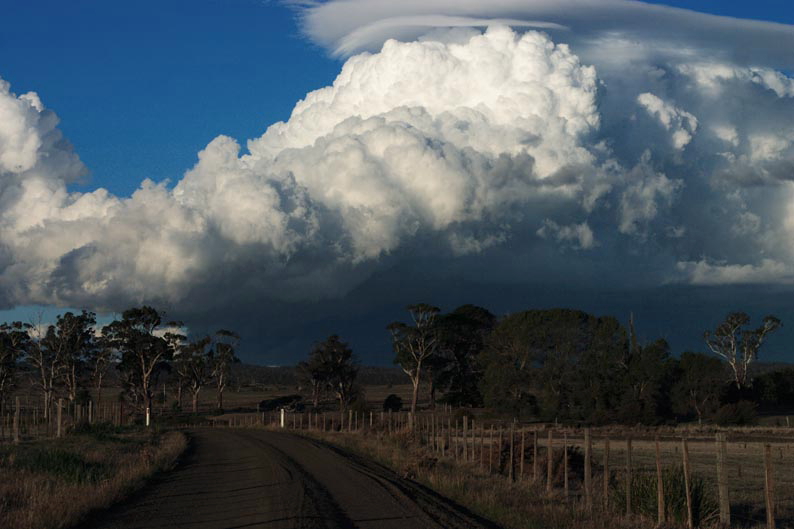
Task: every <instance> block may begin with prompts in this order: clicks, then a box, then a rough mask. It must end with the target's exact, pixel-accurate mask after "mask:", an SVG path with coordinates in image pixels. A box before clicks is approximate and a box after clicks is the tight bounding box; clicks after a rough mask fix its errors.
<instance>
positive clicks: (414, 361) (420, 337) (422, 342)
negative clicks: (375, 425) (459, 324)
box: [387, 303, 440, 416]
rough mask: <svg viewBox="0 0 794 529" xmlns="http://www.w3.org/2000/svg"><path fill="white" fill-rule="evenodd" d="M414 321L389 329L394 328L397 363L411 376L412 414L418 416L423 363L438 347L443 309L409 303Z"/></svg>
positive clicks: (409, 310)
mask: <svg viewBox="0 0 794 529" xmlns="http://www.w3.org/2000/svg"><path fill="white" fill-rule="evenodd" d="M408 312H409V313H410V315H411V320H412V323H413V325H410V324H405V323H403V322H393V323H391V324H389V325H388V327H387V329H388V330H389V332H391V336H392V346H393V348H394V354H395V357H394V363H395V364H399V366H400V367H401V368H402V370H403V371H404V372H405V374H406V375H408V378H410V379H411V385H412V386H413V391H412V394H411V414H412V415H413V416H416V405H417V401H418V400H419V384H420V383H421V380H422V375H423V371H422V368H423V366H424V363H425V362H426V361H427V360H428V359H429V358H430V357H431V356H432V355H433V354H435V352H436V350H437V348H438V332H437V328H436V325H435V323H436V318H437V316H438V314H439V312H440V309H439V308H438V307H434V306H432V305H428V304H426V303H419V304H416V305H409V306H408Z"/></svg>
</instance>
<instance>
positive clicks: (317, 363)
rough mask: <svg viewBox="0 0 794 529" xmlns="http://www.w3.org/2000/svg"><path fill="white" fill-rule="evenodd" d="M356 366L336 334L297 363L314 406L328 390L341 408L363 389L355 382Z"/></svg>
mask: <svg viewBox="0 0 794 529" xmlns="http://www.w3.org/2000/svg"><path fill="white" fill-rule="evenodd" d="M358 369H359V368H358V360H357V359H356V357H355V355H354V354H353V350H352V349H350V346H348V344H347V343H345V342H343V341H342V340H341V339H340V338H339V336H337V335H332V336H329V337H328V338H327V339H325V340H324V341H322V342H319V343H317V344H315V345H314V347H313V348H312V350H311V352H310V353H309V359H308V360H306V361H304V362H300V363H299V364H298V373H299V376H300V377H301V380H302V381H303V383H304V384H305V385H306V386H307V387H308V388H309V389H310V390H311V395H312V404H313V405H314V407H315V408H316V407H318V406H319V405H320V401H321V400H322V399H323V397H324V396H325V395H326V394H327V393H330V394H332V395H333V396H334V397H335V398H336V400H337V401H338V402H339V409H340V410H345V409H347V407H348V406H349V405H350V404H351V403H352V402H353V400H354V399H355V398H356V397H358V396H359V394H360V393H361V391H362V390H361V387H360V386H359V385H358V384H357V383H356V378H357V377H358Z"/></svg>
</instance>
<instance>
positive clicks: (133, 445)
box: [0, 429, 187, 529]
mask: <svg viewBox="0 0 794 529" xmlns="http://www.w3.org/2000/svg"><path fill="white" fill-rule="evenodd" d="M186 445H187V440H186V438H185V436H184V434H182V433H180V432H174V431H171V432H165V433H145V432H127V433H121V432H113V431H110V430H109V429H106V430H99V431H98V430H96V429H95V430H94V431H89V432H87V433H82V434H74V435H70V436H68V437H65V438H63V439H59V440H49V441H39V442H34V443H28V444H23V445H20V446H18V447H12V446H3V447H0V527H3V528H4V529H57V528H65V527H71V526H73V525H75V524H77V523H78V522H79V521H80V520H81V519H83V518H84V517H85V516H86V515H87V514H88V513H89V512H91V511H94V510H97V509H103V508H107V507H109V506H110V505H112V504H113V503H115V502H117V501H119V500H121V499H123V498H124V497H125V496H127V495H128V494H129V493H130V492H132V491H133V490H135V489H137V488H139V487H140V486H141V485H142V484H143V483H144V482H145V481H146V479H147V478H149V477H150V476H152V475H153V474H154V473H156V472H158V471H160V470H164V469H167V468H169V467H171V466H172V465H173V464H174V462H175V461H176V459H177V458H178V457H179V455H180V454H181V453H182V452H183V451H184V449H185V447H186Z"/></svg>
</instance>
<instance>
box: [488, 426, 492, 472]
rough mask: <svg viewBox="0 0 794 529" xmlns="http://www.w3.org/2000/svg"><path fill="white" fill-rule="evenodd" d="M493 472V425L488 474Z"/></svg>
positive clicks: (489, 447) (489, 444)
mask: <svg viewBox="0 0 794 529" xmlns="http://www.w3.org/2000/svg"><path fill="white" fill-rule="evenodd" d="M492 472H493V424H492V425H491V438H490V442H489V443H488V473H489V474H490V473H492Z"/></svg>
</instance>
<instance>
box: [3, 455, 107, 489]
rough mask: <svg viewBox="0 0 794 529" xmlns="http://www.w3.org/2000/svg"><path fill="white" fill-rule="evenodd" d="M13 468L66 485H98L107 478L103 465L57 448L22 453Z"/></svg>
mask: <svg viewBox="0 0 794 529" xmlns="http://www.w3.org/2000/svg"><path fill="white" fill-rule="evenodd" d="M14 467H15V468H18V469H24V470H28V471H30V472H41V473H46V474H49V475H52V476H56V477H58V478H60V479H62V480H64V481H66V482H67V483H98V482H99V481H101V480H102V479H105V478H106V477H107V469H106V467H105V466H104V465H102V464H100V463H92V462H88V461H86V460H85V459H83V457H82V456H80V455H78V454H75V453H73V452H69V451H66V450H62V449H59V448H49V449H48V448H37V449H34V450H29V451H25V452H22V453H21V454H20V455H19V456H18V457H17V458H16V459H15V460H14Z"/></svg>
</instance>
